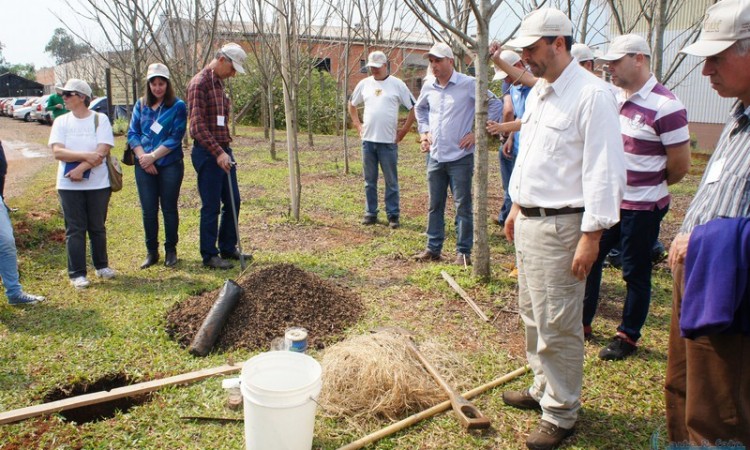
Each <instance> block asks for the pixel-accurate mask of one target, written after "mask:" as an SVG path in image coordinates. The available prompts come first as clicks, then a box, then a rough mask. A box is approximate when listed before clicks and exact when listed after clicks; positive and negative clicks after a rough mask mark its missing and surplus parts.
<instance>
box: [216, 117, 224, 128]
mask: <svg viewBox="0 0 750 450" xmlns="http://www.w3.org/2000/svg"><path fill="white" fill-rule="evenodd" d="M216 125H217V126H219V127H223V126H224V116H216Z"/></svg>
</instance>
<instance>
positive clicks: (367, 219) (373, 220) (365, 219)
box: [362, 216, 378, 225]
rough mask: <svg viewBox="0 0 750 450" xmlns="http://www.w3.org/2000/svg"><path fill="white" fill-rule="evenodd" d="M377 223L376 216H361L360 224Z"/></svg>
mask: <svg viewBox="0 0 750 450" xmlns="http://www.w3.org/2000/svg"><path fill="white" fill-rule="evenodd" d="M376 223H378V216H365V217H363V218H362V225H375V224H376Z"/></svg>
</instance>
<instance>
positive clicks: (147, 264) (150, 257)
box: [141, 253, 159, 269]
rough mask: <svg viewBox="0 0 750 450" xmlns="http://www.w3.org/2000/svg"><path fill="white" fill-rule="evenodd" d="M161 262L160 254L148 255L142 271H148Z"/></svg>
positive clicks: (142, 265)
mask: <svg viewBox="0 0 750 450" xmlns="http://www.w3.org/2000/svg"><path fill="white" fill-rule="evenodd" d="M158 262H159V254H158V253H149V254H148V255H146V259H144V260H143V263H142V264H141V269H148V268H149V267H151V266H153V265H154V264H156V263H158Z"/></svg>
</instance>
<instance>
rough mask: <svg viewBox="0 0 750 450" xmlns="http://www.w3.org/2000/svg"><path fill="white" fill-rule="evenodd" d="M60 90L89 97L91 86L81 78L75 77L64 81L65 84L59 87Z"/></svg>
mask: <svg viewBox="0 0 750 450" xmlns="http://www.w3.org/2000/svg"><path fill="white" fill-rule="evenodd" d="M60 90H61V91H62V92H78V93H79V94H83V95H85V96H86V97H91V86H89V84H88V83H86V82H85V81H83V80H79V79H77V78H71V79H69V80H68V82H67V83H65V86H63V87H62V89H60Z"/></svg>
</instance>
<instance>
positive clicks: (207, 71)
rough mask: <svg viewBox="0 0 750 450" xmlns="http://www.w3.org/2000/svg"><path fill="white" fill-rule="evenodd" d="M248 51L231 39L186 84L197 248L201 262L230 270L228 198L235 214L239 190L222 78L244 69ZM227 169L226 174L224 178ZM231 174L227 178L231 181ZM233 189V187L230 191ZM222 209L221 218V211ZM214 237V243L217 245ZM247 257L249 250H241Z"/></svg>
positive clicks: (232, 247)
mask: <svg viewBox="0 0 750 450" xmlns="http://www.w3.org/2000/svg"><path fill="white" fill-rule="evenodd" d="M245 58H247V54H246V53H245V51H244V50H242V47H240V46H239V45H237V44H235V43H229V44H226V45H224V46H223V47H221V49H220V50H219V51H217V52H216V55H215V56H214V59H213V60H211V62H210V63H209V64H208V65H207V66H206V67H205V68H204V69H203V70H201V71H200V72H198V73H197V74H196V75H195V76H194V77H193V79H192V80H190V83H189V84H188V95H187V98H188V107H189V109H190V113H189V115H190V136H192V138H193V152H192V155H191V156H192V161H193V167H194V168H195V171H196V172H197V174H198V192H199V193H200V196H201V203H202V206H201V220H200V251H201V256H202V257H203V265H204V266H205V267H210V268H213V269H231V268H232V267H233V264H232V263H230V262H229V261H227V259H240V252H239V250H237V231H238V230H236V229H235V224H234V219H233V214H232V210H231V209H230V208H231V207H232V206H231V205H232V198H231V196H232V195H234V198H235V202H234V203H235V208H236V212H237V214H238V215H239V209H240V191H239V187H238V185H237V169H236V167H235V163H234V158H233V157H232V149H231V148H230V147H229V144H230V142H232V138H231V137H230V136H229V128H228V125H229V124H228V123H227V122H228V116H229V111H230V107H231V105H230V103H229V98H228V97H227V96H226V94H225V93H224V80H225V79H227V78H231V77H233V76H234V75H235V74H236V73H237V72H239V73H245V69H244V68H243V67H242V64H243V63H244V62H245ZM227 174H230V176H229V177H227ZM230 179H231V182H230ZM230 189H231V191H230ZM220 212H221V223H219V213H220ZM217 240H218V244H219V245H218V248H217V246H216V243H217ZM243 256H244V259H245V260H249V259H250V258H252V256H251V255H243Z"/></svg>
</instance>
